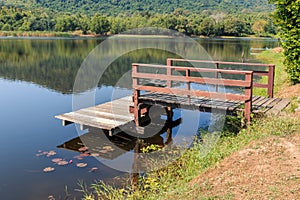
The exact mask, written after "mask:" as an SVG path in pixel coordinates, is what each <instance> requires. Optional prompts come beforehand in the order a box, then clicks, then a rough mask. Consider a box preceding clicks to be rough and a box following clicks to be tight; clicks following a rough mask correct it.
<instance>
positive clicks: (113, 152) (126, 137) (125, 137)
mask: <svg viewBox="0 0 300 200" xmlns="http://www.w3.org/2000/svg"><path fill="white" fill-rule="evenodd" d="M180 123H181V118H179V119H177V120H175V121H172V122H165V121H164V120H160V122H158V123H155V124H151V123H150V124H149V125H148V126H147V127H146V128H145V129H144V134H145V135H148V136H149V137H147V138H144V139H143V142H144V144H145V145H146V144H156V145H159V146H162V147H163V146H165V145H168V144H169V143H170V142H172V128H174V127H176V126H178V125H179V124H180ZM88 129H89V132H88V133H86V134H84V135H81V136H79V137H76V138H73V139H71V140H69V141H67V142H65V143H63V144H61V145H59V146H57V147H58V148H64V149H67V150H71V151H76V152H81V151H80V149H82V148H83V147H88V153H89V154H90V155H92V156H95V157H101V158H104V159H110V160H113V159H115V158H117V157H119V156H120V155H122V154H124V153H126V152H128V151H131V150H133V149H134V147H135V146H136V144H137V142H138V141H137V137H135V133H134V132H126V133H125V132H120V133H118V134H116V135H113V136H111V137H107V135H106V134H105V132H103V131H101V130H99V129H96V128H92V127H89V128H88ZM155 130H157V131H155ZM126 131H127V130H126ZM153 131H154V132H155V134H153ZM165 132H167V135H166V140H165V141H164V139H163V138H162V136H161V135H162V134H163V133H165ZM85 152H87V151H85Z"/></svg>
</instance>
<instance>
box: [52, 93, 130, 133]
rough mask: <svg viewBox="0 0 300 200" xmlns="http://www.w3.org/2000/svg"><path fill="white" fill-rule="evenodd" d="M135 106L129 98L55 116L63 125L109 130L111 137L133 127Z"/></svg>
mask: <svg viewBox="0 0 300 200" xmlns="http://www.w3.org/2000/svg"><path fill="white" fill-rule="evenodd" d="M132 105H133V102H132V97H130V96H127V97H124V98H120V99H117V100H113V101H110V102H107V103H103V104H100V105H97V106H93V107H89V108H84V109H80V110H78V111H74V112H69V113H65V114H62V115H58V116H55V117H56V118H57V119H61V120H62V125H63V126H66V125H68V124H71V123H77V124H80V125H81V127H82V129H84V126H89V127H95V128H100V129H103V130H107V131H108V132H109V135H114V134H117V133H119V132H121V130H122V129H125V128H126V129H128V128H130V127H133V120H134V116H133V114H132V113H130V112H129V107H130V106H132Z"/></svg>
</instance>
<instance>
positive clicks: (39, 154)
mask: <svg viewBox="0 0 300 200" xmlns="http://www.w3.org/2000/svg"><path fill="white" fill-rule="evenodd" d="M42 155H44V154H42V153H37V154H35V156H37V157H39V156H42Z"/></svg>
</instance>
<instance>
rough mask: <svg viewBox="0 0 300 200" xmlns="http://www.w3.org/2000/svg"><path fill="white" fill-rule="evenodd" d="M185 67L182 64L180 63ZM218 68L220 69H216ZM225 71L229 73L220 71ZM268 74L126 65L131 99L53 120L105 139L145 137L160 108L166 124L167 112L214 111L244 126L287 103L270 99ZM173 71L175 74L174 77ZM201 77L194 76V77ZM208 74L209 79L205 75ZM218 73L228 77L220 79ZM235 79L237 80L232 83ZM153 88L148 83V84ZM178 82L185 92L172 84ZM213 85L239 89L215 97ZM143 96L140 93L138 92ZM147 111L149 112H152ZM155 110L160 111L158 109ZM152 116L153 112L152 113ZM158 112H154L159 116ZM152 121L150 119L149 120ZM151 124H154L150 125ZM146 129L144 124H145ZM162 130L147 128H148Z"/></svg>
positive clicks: (263, 68) (266, 67) (266, 69)
mask: <svg viewBox="0 0 300 200" xmlns="http://www.w3.org/2000/svg"><path fill="white" fill-rule="evenodd" d="M186 62H188V63H210V64H214V65H216V69H212V68H193V67H186V66H176V63H186ZM182 65H185V64H182ZM236 65H237V66H245V67H250V68H251V67H258V68H259V69H249V70H231V69H230V68H231V67H232V66H236ZM220 66H222V67H223V68H222V69H220ZM224 66H228V68H229V69H227V68H224ZM274 69H275V65H272V64H253V63H232V62H219V61H217V62H212V61H202V60H184V59H173V58H169V59H167V65H153V64H139V63H133V64H132V81H133V84H132V88H133V96H128V97H124V98H120V99H117V100H112V101H110V102H107V103H103V104H100V105H96V106H93V107H89V108H84V109H80V110H77V111H74V112H70V113H66V114H62V115H58V116H56V118H58V119H61V120H62V124H63V125H64V126H65V125H68V124H71V123H77V124H80V125H81V127H82V129H84V127H85V126H86V127H94V128H99V129H103V130H105V131H107V132H108V133H109V135H110V136H112V135H115V134H118V133H120V132H123V131H129V132H135V133H136V134H146V132H145V128H144V127H145V126H144V125H145V124H147V123H148V121H149V119H150V116H149V115H150V114H149V113H150V110H151V106H153V105H159V106H161V107H163V108H164V109H165V113H164V114H165V115H166V116H167V120H166V121H167V122H172V120H173V119H172V118H173V111H172V110H173V109H176V108H181V109H189V110H198V111H202V112H213V113H215V112H218V111H220V113H226V114H231V115H235V114H237V113H238V112H243V113H244V118H245V121H247V123H248V124H250V121H251V113H256V114H257V113H260V114H266V115H276V114H278V113H279V112H281V111H282V110H283V109H284V108H285V107H287V106H288V105H289V103H290V101H289V100H288V99H281V98H273V87H274V75H275V74H274ZM174 72H176V73H174ZM200 72H201V73H202V74H201V75H199V73H200ZM208 74H209V75H208ZM222 74H225V75H230V76H228V77H227V78H222V76H220V75H222ZM254 75H256V76H265V77H267V80H268V81H267V83H264V84H263V83H257V82H255V79H253V76H254ZM236 76H238V77H239V78H240V79H236ZM153 81H154V82H155V83H158V84H149V83H150V82H153ZM178 82H180V83H183V84H185V88H180V87H177V85H176V84H174V83H178ZM192 83H196V84H202V85H212V86H214V87H215V91H207V90H201V89H195V88H193V87H192V85H191V84H192ZM219 86H228V87H238V88H242V89H243V92H242V93H240V94H233V93H230V92H226V91H225V93H224V92H220V91H219ZM254 87H258V88H265V89H267V94H268V97H261V96H253V94H252V90H253V88H254ZM142 91H143V92H142ZM152 108H153V107H152ZM164 109H160V110H164ZM152 114H153V113H152ZM161 114H162V112H161V111H159V112H158V113H156V114H155V115H156V116H160V115H161ZM151 117H153V116H151ZM154 121H155V120H154ZM147 125H149V124H147ZM157 125H158V126H164V124H163V123H162V124H155V123H153V124H151V123H150V126H148V127H147V128H148V130H149V127H150V128H151V127H152V126H153V130H154V126H157Z"/></svg>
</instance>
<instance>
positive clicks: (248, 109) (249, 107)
mask: <svg viewBox="0 0 300 200" xmlns="http://www.w3.org/2000/svg"><path fill="white" fill-rule="evenodd" d="M251 111H252V101H246V102H245V111H244V115H245V120H246V123H247V125H250V122H251Z"/></svg>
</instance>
